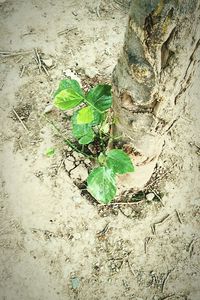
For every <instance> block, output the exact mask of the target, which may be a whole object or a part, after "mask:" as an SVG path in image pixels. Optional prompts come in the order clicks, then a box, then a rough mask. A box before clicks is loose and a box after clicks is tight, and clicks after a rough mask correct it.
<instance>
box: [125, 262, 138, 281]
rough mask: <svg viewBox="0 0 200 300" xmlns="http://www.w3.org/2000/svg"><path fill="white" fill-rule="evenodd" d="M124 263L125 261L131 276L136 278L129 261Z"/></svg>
mask: <svg viewBox="0 0 200 300" xmlns="http://www.w3.org/2000/svg"><path fill="white" fill-rule="evenodd" d="M126 261H127V264H128V267H129V270H130V272H131V274H132V275H133V276H134V277H136V275H135V272H134V271H133V269H132V267H131V265H130V262H129V259H127V260H126Z"/></svg>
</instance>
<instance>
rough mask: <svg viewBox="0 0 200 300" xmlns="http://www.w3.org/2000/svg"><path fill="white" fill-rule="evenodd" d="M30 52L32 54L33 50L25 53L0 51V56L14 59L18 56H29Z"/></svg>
mask: <svg viewBox="0 0 200 300" xmlns="http://www.w3.org/2000/svg"><path fill="white" fill-rule="evenodd" d="M30 52H32V50H29V51H24V52H11V51H0V55H2V56H3V57H12V56H18V55H23V54H29V53H30Z"/></svg>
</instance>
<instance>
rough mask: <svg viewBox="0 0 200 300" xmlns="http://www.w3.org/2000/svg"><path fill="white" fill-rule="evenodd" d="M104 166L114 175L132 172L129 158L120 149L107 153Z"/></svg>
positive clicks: (132, 167)
mask: <svg viewBox="0 0 200 300" xmlns="http://www.w3.org/2000/svg"><path fill="white" fill-rule="evenodd" d="M106 164H107V166H108V167H109V168H110V169H112V170H113V172H114V173H115V174H125V173H128V172H134V166H133V164H132V161H131V159H130V157H129V156H128V155H127V154H126V153H125V152H124V151H123V150H120V149H113V150H111V151H109V152H108V153H107V160H106Z"/></svg>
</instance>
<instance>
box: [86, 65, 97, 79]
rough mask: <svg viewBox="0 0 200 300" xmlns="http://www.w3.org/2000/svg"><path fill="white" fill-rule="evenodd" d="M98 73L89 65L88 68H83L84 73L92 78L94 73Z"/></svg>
mask: <svg viewBox="0 0 200 300" xmlns="http://www.w3.org/2000/svg"><path fill="white" fill-rule="evenodd" d="M97 74H98V71H97V69H96V68H94V67H90V68H88V69H85V75H86V76H88V77H89V78H94V77H95V75H97Z"/></svg>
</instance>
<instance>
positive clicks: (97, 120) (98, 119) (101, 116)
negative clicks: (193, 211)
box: [92, 107, 105, 126]
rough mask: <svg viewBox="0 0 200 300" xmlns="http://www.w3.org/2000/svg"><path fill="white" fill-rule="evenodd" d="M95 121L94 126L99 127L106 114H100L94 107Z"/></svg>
mask: <svg viewBox="0 0 200 300" xmlns="http://www.w3.org/2000/svg"><path fill="white" fill-rule="evenodd" d="M92 110H93V115H94V120H93V121H92V126H96V125H99V124H100V123H101V122H102V121H103V120H104V118H105V113H99V112H98V111H97V110H96V109H94V108H93V107H92Z"/></svg>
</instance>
